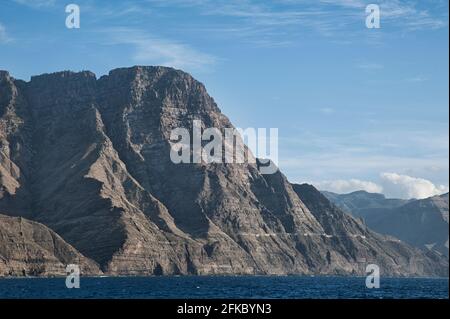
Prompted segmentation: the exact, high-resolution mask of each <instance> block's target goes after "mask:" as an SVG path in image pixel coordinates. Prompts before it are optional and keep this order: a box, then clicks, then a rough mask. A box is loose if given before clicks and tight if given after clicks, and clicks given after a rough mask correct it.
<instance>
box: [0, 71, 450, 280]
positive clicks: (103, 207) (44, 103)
mask: <svg viewBox="0 0 450 319" xmlns="http://www.w3.org/2000/svg"><path fill="white" fill-rule="evenodd" d="M0 115H1V120H0V143H1V144H0V146H1V153H0V154H1V155H0V178H1V189H0V211H2V212H4V213H6V214H8V215H13V216H23V217H26V218H29V219H32V220H35V221H38V222H41V223H43V224H45V225H47V226H48V227H50V228H51V229H52V230H54V231H55V232H57V233H58V234H59V235H60V236H61V237H62V238H63V239H64V240H66V241H67V242H68V243H69V244H71V245H72V246H73V247H75V248H76V249H78V250H79V252H81V253H82V254H83V255H85V256H87V257H89V258H91V259H93V260H94V261H96V262H98V263H99V264H100V265H101V267H102V270H103V271H105V272H107V273H109V274H128V275H145V274H291V273H292V274H293V273H296V274H312V273H322V274H351V273H358V274H362V273H363V272H364V270H365V265H366V263H377V264H379V266H380V268H381V270H382V272H383V273H385V274H391V275H446V274H447V269H448V262H446V261H445V260H444V259H442V258H440V257H439V256H434V255H433V256H431V257H429V256H428V257H427V256H425V255H424V254H423V253H421V252H419V251H416V250H414V249H412V248H410V247H409V246H406V245H405V244H403V243H401V242H398V241H397V240H395V239H393V238H387V237H383V236H380V235H377V234H374V233H372V232H370V231H369V230H367V229H366V227H365V226H364V225H362V224H360V223H359V222H356V221H355V220H353V219H352V218H349V217H348V216H347V215H345V214H343V213H341V212H339V211H335V212H334V213H333V214H331V215H332V216H331V217H330V218H332V219H330V218H328V216H327V215H324V214H323V211H322V208H323V209H324V210H326V207H321V206H320V203H319V204H318V205H319V206H318V207H315V206H314V209H311V208H310V207H309V206H308V205H305V203H304V202H303V201H302V200H301V197H300V198H299V196H298V191H297V190H294V189H293V188H292V186H291V184H290V183H289V182H288V181H287V180H286V178H285V177H284V176H283V175H282V174H281V173H280V172H277V173H275V174H273V175H261V174H260V172H259V171H258V168H257V167H256V165H253V164H208V165H207V164H178V165H177V164H174V163H172V162H171V160H170V143H169V137H170V133H171V130H172V129H174V128H176V127H184V128H188V129H191V128H192V123H193V120H201V121H202V123H203V125H204V127H216V128H219V129H221V130H223V129H225V128H227V127H232V125H231V123H230V122H229V120H228V119H227V118H226V116H224V115H223V114H222V113H221V112H220V110H219V108H218V107H217V105H216V104H215V102H214V100H213V99H212V98H211V97H210V96H209V95H208V94H207V92H206V90H205V88H204V86H203V85H202V84H201V83H199V82H197V81H196V80H194V79H193V78H192V77H191V76H190V75H188V74H186V73H184V72H181V71H178V70H174V69H171V68H163V67H133V68H127V69H116V70H113V71H111V72H110V73H109V75H107V76H103V77H101V78H100V79H96V77H95V75H94V74H92V73H90V72H80V73H72V72H60V73H55V74H46V75H41V76H37V77H33V78H32V79H31V81H30V82H23V81H17V80H14V79H12V78H11V77H10V76H9V75H8V74H7V73H5V72H3V73H0ZM314 191H315V190H314ZM296 192H297V193H296ZM315 192H317V191H315ZM313 193H314V192H313ZM310 205H315V201H312V204H310ZM316 208H317V209H316ZM368 233H370V234H371V235H370V237H369V238H368V236H367V234H368Z"/></svg>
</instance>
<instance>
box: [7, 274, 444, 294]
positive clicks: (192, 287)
mask: <svg viewBox="0 0 450 319" xmlns="http://www.w3.org/2000/svg"><path fill="white" fill-rule="evenodd" d="M448 285H449V281H448V278H447V279H423V278H421V279H418V278H381V287H380V288H379V289H368V288H366V285H365V278H361V277H301V276H288V277H284V276H283V277H260V276H256V277H250V276H244V277H239V276H225V277H214V276H209V277H197V276H192V277H190V276H188V277H132V278H129V277H128V278H83V277H82V278H81V283H80V288H79V289H68V288H66V286H65V278H50V279H49V278H33V279H29V278H27V279H0V298H181V299H185V298H313V299H315V298H395V299H398V298H449V295H448V287H449V286H448Z"/></svg>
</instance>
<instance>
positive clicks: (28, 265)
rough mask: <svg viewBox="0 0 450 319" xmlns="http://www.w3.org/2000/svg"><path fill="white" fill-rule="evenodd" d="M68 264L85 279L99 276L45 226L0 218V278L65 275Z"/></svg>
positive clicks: (82, 257) (91, 263) (93, 264)
mask: <svg viewBox="0 0 450 319" xmlns="http://www.w3.org/2000/svg"><path fill="white" fill-rule="evenodd" d="M68 264H77V265H79V266H80V270H81V272H82V273H83V274H85V275H98V274H100V273H101V271H100V269H99V268H98V266H97V265H96V264H95V263H94V262H92V261H91V260H89V259H87V258H86V257H84V256H82V255H81V254H80V253H78V252H77V251H76V249H74V248H73V247H72V246H70V245H69V244H67V243H66V242H65V241H64V240H63V239H62V238H61V237H60V236H58V235H57V234H55V232H53V231H52V230H50V229H48V228H47V227H46V226H44V225H42V224H39V223H36V222H32V221H29V220H26V219H24V218H22V217H9V216H5V215H0V277H1V276H43V275H44V276H45V275H61V276H62V275H65V274H66V266H67V265H68Z"/></svg>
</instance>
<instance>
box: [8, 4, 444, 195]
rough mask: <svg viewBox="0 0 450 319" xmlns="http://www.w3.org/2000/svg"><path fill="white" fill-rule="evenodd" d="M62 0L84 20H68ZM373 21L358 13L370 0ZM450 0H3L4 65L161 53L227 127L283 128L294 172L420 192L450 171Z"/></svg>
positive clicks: (85, 62) (79, 64) (136, 58)
mask: <svg viewBox="0 0 450 319" xmlns="http://www.w3.org/2000/svg"><path fill="white" fill-rule="evenodd" d="M69 3H74V4H77V5H78V6H79V8H80V28H75V29H68V28H67V27H66V24H65V21H66V17H67V15H68V13H66V12H65V7H66V5H68V4H69ZM370 3H373V4H377V5H378V6H379V7H380V10H381V14H380V28H371V29H369V28H367V27H366V16H367V13H366V10H365V9H366V6H367V5H368V4H370ZM448 10H449V8H448V1H447V0H420V1H418V0H416V1H414V0H408V1H402V0H391V1H388V0H380V1H375V0H370V1H365V0H273V1H256V0H255V1H252V0H226V1H225V0H135V1H131V0H125V1H116V0H111V1H94V0H73V1H71V2H69V1H61V0H35V1H32V0H1V1H0V69H2V70H8V71H9V72H10V73H11V75H12V76H14V77H15V78H18V79H23V80H29V78H30V76H32V75H37V74H41V73H49V72H56V71H61V70H73V71H81V70H90V71H93V72H94V73H96V74H97V76H98V77H100V76H101V75H103V74H107V73H108V71H109V70H111V69H114V68H117V67H126V66H133V65H165V66H171V67H175V68H178V69H182V70H184V71H187V72H189V73H191V74H192V75H193V76H194V77H195V78H196V79H198V80H199V81H201V82H202V83H204V84H205V86H206V88H207V90H208V92H209V94H210V95H211V96H212V97H213V98H214V99H215V101H216V102H217V104H218V105H219V107H220V108H221V110H222V112H223V113H224V114H226V115H227V116H228V117H229V118H230V120H231V121H232V123H233V124H234V125H235V126H236V127H240V128H249V127H254V128H278V135H279V166H280V168H281V170H282V172H283V173H284V174H285V175H286V176H287V177H288V179H289V180H290V181H291V182H297V183H301V182H308V183H312V184H314V185H316V186H317V187H318V188H319V189H322V190H329V191H334V192H338V193H347V192H351V191H355V190H360V189H363V190H367V191H369V192H380V193H384V194H385V195H386V196H387V197H401V198H424V197H428V196H432V195H436V194H440V193H443V192H447V191H448V185H449V163H448V161H449V94H448V85H449V74H448V72H449V71H448V70H449V51H448V50H449V43H448V36H449V33H448V31H449V29H448Z"/></svg>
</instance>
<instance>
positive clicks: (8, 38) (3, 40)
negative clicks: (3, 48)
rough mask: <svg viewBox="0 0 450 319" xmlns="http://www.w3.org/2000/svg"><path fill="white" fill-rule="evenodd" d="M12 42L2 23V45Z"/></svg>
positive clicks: (0, 33) (0, 31)
mask: <svg viewBox="0 0 450 319" xmlns="http://www.w3.org/2000/svg"><path fill="white" fill-rule="evenodd" d="M9 41H11V38H10V37H9V36H8V34H7V33H6V28H5V27H4V26H3V25H2V24H1V23H0V43H6V42H9Z"/></svg>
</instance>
